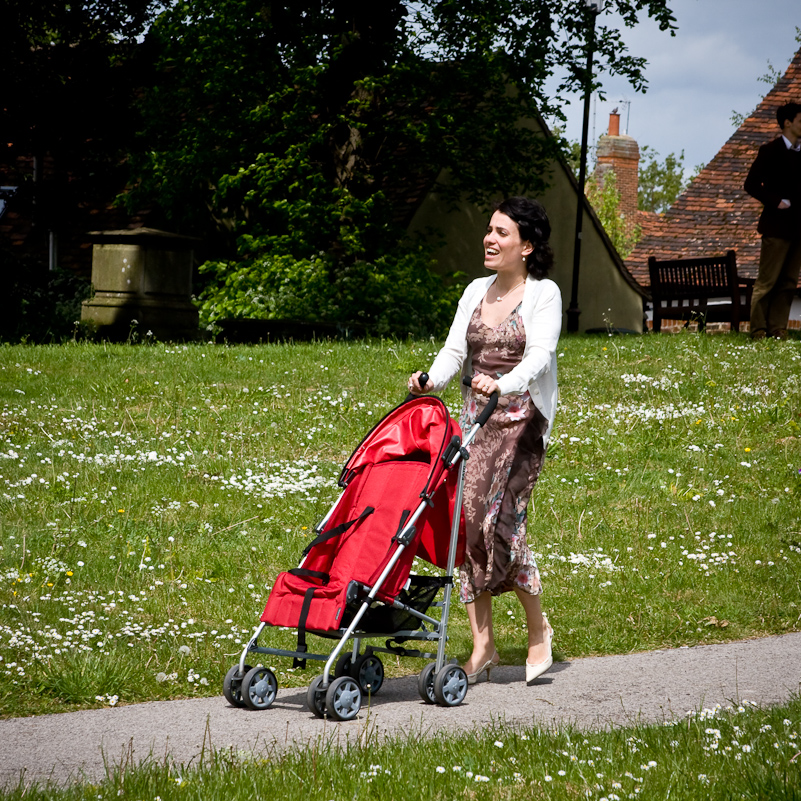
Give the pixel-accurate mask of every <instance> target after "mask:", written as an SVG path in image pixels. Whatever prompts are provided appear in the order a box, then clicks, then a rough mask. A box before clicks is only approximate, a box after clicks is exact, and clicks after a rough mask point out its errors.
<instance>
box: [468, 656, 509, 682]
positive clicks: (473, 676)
mask: <svg viewBox="0 0 801 801" xmlns="http://www.w3.org/2000/svg"><path fill="white" fill-rule="evenodd" d="M500 664H501V658H500V656H498V652H497V651H496V652H495V653H494V654H493V655H492V659H488V660H487V661H486V662H485V663H484V664H483V665H482V666H481V667H480V668H479V669H478V670H477V671H476V672H475V673H466V675H467V683H468V684H475V683H476V682H477V681H478V677H479V676H480V675H481V674H482V673H483V672H484V671H485V670H486V671H487V681H489V680H490V672H491V671H492V669H493V668H494V667H498V665H500Z"/></svg>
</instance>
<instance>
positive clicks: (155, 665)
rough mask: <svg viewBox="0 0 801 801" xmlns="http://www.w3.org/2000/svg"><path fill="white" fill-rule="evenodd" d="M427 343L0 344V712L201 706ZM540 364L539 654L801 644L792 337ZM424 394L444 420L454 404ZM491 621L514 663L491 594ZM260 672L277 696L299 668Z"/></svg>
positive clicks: (798, 398)
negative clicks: (800, 637)
mask: <svg viewBox="0 0 801 801" xmlns="http://www.w3.org/2000/svg"><path fill="white" fill-rule="evenodd" d="M436 347H437V343H434V342H419V341H418V342H413V341H409V342H385V341H365V342H356V343H336V344H332V343H322V344H309V345H265V346H258V347H255V346H254V347H225V346H221V345H189V346H185V345H164V344H151V345H141V346H135V347H130V346H111V345H107V346H103V345H85V344H72V345H63V346H53V347H28V346H0V715H2V716H14V715H30V714H41V713H47V712H55V711H64V710H74V709H80V708H87V707H97V706H103V705H108V704H116V703H130V702H136V701H145V700H155V699H162V698H179V697H188V696H197V695H213V694H214V695H216V694H219V693H220V688H221V682H222V677H223V676H224V674H225V672H226V671H227V670H228V668H229V667H230V666H231V664H233V662H234V661H236V658H237V656H238V653H239V652H240V650H241V647H242V645H243V644H244V642H246V641H247V639H248V637H249V634H250V632H251V631H252V630H253V628H254V627H255V625H256V624H257V622H258V617H259V615H260V614H261V611H262V609H263V607H264V602H265V599H266V596H267V593H268V589H269V587H270V586H272V582H273V581H274V579H275V576H276V574H277V573H278V572H279V571H281V570H284V569H287V568H289V567H293V566H295V565H296V564H297V561H298V557H299V555H300V553H301V551H302V549H303V547H304V545H305V544H306V542H307V541H308V539H309V537H310V532H311V529H312V527H313V525H314V524H315V523H316V522H317V520H318V519H319V518H320V517H321V515H322V514H323V513H324V511H325V510H326V509H327V508H328V505H329V503H330V502H331V501H332V500H333V499H334V498H335V497H336V494H337V489H336V486H335V478H336V476H337V475H338V473H339V469H340V467H341V465H342V463H343V462H344V460H345V459H346V458H347V456H348V455H349V454H350V452H351V450H352V449H353V448H354V447H355V446H356V445H357V444H358V442H359V441H360V439H361V438H362V436H363V435H364V433H365V432H366V431H367V430H368V429H369V428H370V427H371V426H372V425H373V424H374V423H375V422H376V421H377V420H378V419H380V417H381V416H382V415H383V414H384V413H386V412H387V411H388V410H389V409H391V408H392V407H393V406H395V405H396V404H397V403H398V402H399V401H400V400H402V398H403V396H404V388H405V379H406V376H407V375H408V374H409V373H410V372H412V371H413V370H414V369H420V368H425V367H426V366H428V364H430V361H431V358H432V355H433V354H434V353H435V351H436ZM559 354H560V355H559V370H560V372H559V385H560V393H561V401H560V407H559V412H558V415H557V420H556V425H555V429H554V433H553V438H552V444H551V447H550V449H549V453H548V458H547V460H546V465H545V467H544V470H543V473H542V475H541V477H540V481H539V483H538V486H537V487H536V488H535V490H534V493H533V495H532V505H531V508H530V516H529V538H530V542H531V543H532V547H533V548H534V550H535V552H536V553H537V556H538V562H539V565H540V570H541V574H542V579H543V586H544V589H545V595H544V596H543V607H544V609H545V610H546V611H547V612H548V613H549V618H550V620H551V622H552V623H553V625H554V628H555V631H556V646H557V657H561V658H574V657H579V656H586V655H591V654H614V653H626V652H630V651H640V650H648V649H653V648H669V647H676V646H679V645H694V644H697V643H709V642H721V641H725V640H730V639H741V638H744V637H750V636H761V635H767V634H775V633H782V632H787V631H794V630H798V629H799V627H800V626H801V608H799V605H801V497H800V496H801V341H799V340H791V341H789V342H774V341H772V340H771V341H764V342H760V343H752V342H751V341H750V340H749V339H747V337H745V336H741V335H728V334H725V335H698V334H681V335H677V336H669V335H663V336H646V337H605V336H592V337H589V336H578V337H569V338H564V339H563V340H562V343H561V345H560V350H559ZM445 399H446V401H447V402H448V404H449V406H450V407H451V408H452V410H453V412H454V413H456V412H457V410H458V406H459V392H458V388H456V386H453V387H451V388H449V390H448V391H447V393H446V395H445ZM453 612H454V614H453V617H452V625H451V630H450V633H451V643H450V646H449V655H452V656H456V657H458V658H460V659H463V658H466V656H467V654H468V653H469V629H468V626H467V619H466V615H465V614H464V610H463V609H462V608H461V607H460V606H459V605H458V604H456V605H455V606H454V609H453ZM496 620H497V621H498V637H497V639H498V645H499V651H500V653H501V656H502V658H503V660H504V661H505V662H506V663H509V662H515V661H517V662H520V663H522V661H523V658H524V653H525V648H524V646H525V641H526V636H525V624H524V621H523V618H522V613H521V611H520V609H519V606H518V605H517V602H516V601H515V600H514V599H513V598H512V597H504V598H501V599H497V601H496ZM269 635H270V636H269V637H268V638H267V639H265V638H264V637H263V638H262V641H263V642H264V643H269V644H270V645H275V646H277V647H285V646H291V644H292V643H293V641H294V639H293V638H292V636H291V633H290V632H272V631H270V632H269ZM422 666H423V663H422V662H420V661H419V660H411V659H406V660H399V661H398V662H397V663H396V662H395V661H389V660H388V661H387V663H386V668H387V673H388V675H390V676H391V675H400V674H403V673H413V672H415V673H416V672H418V671H419V670H420V669H421V668H422ZM273 667H274V668H275V670H276V673H277V676H278V680H279V684H280V685H281V686H306V685H307V684H308V682H309V681H310V680H311V678H312V677H313V675H314V672H315V671H314V670H307V671H294V670H292V668H291V661H290V660H280V659H277V660H276V661H275V664H274V665H273ZM798 710H799V707H798V705H797V704H796V705H795V706H792V709H791V711H792V714H793V715H794V716H795V717H794V720H795V721H797V720H798ZM785 713H786V714H788V715H789V714H790V712H788V711H787V710H785ZM264 714H269V712H266V713H264ZM743 714H744V715H746V716H747V715H756V714H758V713H754V712H747V713H743ZM759 714H761V713H759ZM791 717H792V715H791ZM760 725H763V724H760ZM764 725H767V724H764ZM770 725H772V726H774V729H775V722H774V723H771V724H770ZM794 725H795V727H796V729H797V728H798V725H799V724H797V723H795V724H794ZM791 728H792V727H791ZM563 736H567V735H563ZM599 736H600V735H599ZM499 739H500V740H503V739H504V738H503V737H502V736H500V735H499ZM702 739H703V738H702ZM735 739H736V738H735ZM395 747H397V748H401V746H400V745H397V746H395ZM404 747H407V748H411V747H412V746H411V745H410V744H407V745H406V746H404ZM448 747H450V746H448ZM453 747H454V748H457V745H454V746H453ZM603 747H606V746H603ZM609 747H612V746H609ZM796 750H797V749H796ZM487 752H488V751H487V748H486V747H485V748H484V749H483V752H481V753H484V754H486V753H487ZM477 753H479V752H477ZM353 758H354V759H355V757H353ZM360 758H361V757H360ZM365 758H366V759H369V758H370V757H369V756H366V757H365ZM237 764H238V763H237V762H232V763H230V765H229V767H228V768H226V770H232V771H236V770H238V768H237V767H236V765H237ZM282 764H283V763H282ZM359 764H361V763H359ZM454 764H455V763H454ZM443 765H444V763H443ZM793 765H794V766H795V769H796V770H797V767H798V766H797V762H795V763H793ZM463 767H464V766H463ZM451 768H452V766H447V770H448V771H450V772H451V773H453V771H452V770H451ZM158 770H159V769H157V768H155V767H154V768H152V771H151V773H152V774H153V775H155V774H157V773H158ZM476 770H478V767H476ZM487 770H489V769H487ZM473 772H474V773H475V770H474V771H473ZM632 772H633V773H637V772H636V771H634V770H632ZM457 773H458V772H457ZM513 773H514V771H513ZM148 775H150V774H148ZM448 775H449V776H450V773H449V774H448ZM637 775H640V774H639V773H637ZM649 775H651V774H649ZM142 781H145V778H143V779H142ZM432 781H433V779H432ZM526 781H528V779H526ZM798 786H799V785H798V782H797V780H796V784H795V787H796V788H798ZM448 787H450V785H449V786H448ZM477 788H478V786H476V787H473V786H472V785H471V792H472V791H473V790H475V792H476V793H477V794H479V795H480V793H479V791H478V789H477ZM136 792H139V791H136ZM142 792H144V791H142ZM632 792H633V791H632ZM796 792H798V790H797V789H796ZM443 793H444V795H452V794H460V793H461V791H459V792H456V791H454V790H453V788H452V787H451V788H450V789H448V788H446V787H443ZM510 794H513V793H512V792H511V790H510ZM162 795H163V794H162ZM163 797H165V798H166V797H167V796H163ZM231 797H232V796H231ZM443 797H444V796H443ZM482 797H483V796H482ZM492 797H498V796H497V795H496V796H492ZM503 797H505V796H503ZM534 797H536V794H535V796H534ZM548 797H557V796H552V795H548ZM560 797H561V796H560ZM566 797H571V796H566ZM621 797H624V796H623V795H621ZM699 797H703V796H699ZM710 797H711V796H710Z"/></svg>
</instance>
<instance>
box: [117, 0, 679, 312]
mask: <svg viewBox="0 0 801 801" xmlns="http://www.w3.org/2000/svg"><path fill="white" fill-rule="evenodd" d="M614 5H615V7H616V9H617V10H618V11H619V12H620V14H621V15H622V16H623V18H624V20H625V21H626V23H627V24H629V25H631V24H634V23H635V22H636V21H637V19H638V17H639V16H640V15H642V14H643V13H645V14H648V15H650V16H652V17H654V18H655V19H656V20H657V21H658V22H659V24H660V26H661V27H662V28H663V29H665V30H667V29H671V28H672V25H673V17H672V15H671V13H670V11H669V9H668V8H667V7H666V5H665V3H664V2H662V1H661V0H615V2H614ZM588 13H589V12H588V11H587V9H586V8H585V7H584V5H583V4H582V3H570V4H564V3H562V2H560V0H516V2H511V0H496V1H495V2H493V3H492V4H487V3H483V2H481V3H479V2H464V1H463V0H459V2H456V0H421V1H420V2H417V3H414V4H410V5H409V6H408V7H407V6H405V5H404V4H403V3H401V2H399V0H384V2H380V3H377V2H374V0H372V1H371V0H315V1H314V2H312V0H294V2H268V1H267V0H180V1H179V2H174V3H173V4H172V5H171V6H170V8H168V9H167V10H166V11H165V12H164V13H163V14H162V15H161V16H160V17H159V18H158V20H157V21H156V23H155V24H154V27H153V30H152V35H153V37H154V40H156V41H157V42H158V44H159V47H160V48H161V58H160V62H159V68H160V70H161V75H162V78H161V79H160V80H159V82H158V85H157V86H155V87H154V88H153V90H151V91H149V92H148V93H147V94H146V96H145V99H144V102H143V113H144V115H145V119H146V125H145V127H144V128H143V131H142V137H141V142H142V147H141V149H140V150H139V152H138V153H137V154H135V158H134V167H135V174H136V178H137V182H136V185H135V187H134V189H133V191H132V192H131V195H130V202H132V203H138V204H140V205H141V204H142V203H157V204H158V205H159V206H160V207H161V208H162V209H163V210H164V213H165V214H166V215H167V217H168V218H169V219H170V220H171V221H172V223H173V226H174V227H175V228H177V229H178V230H185V231H187V232H192V233H205V232H207V231H208V230H209V228H210V227H213V228H214V230H215V232H216V237H215V243H214V245H215V248H216V253H217V258H215V259H213V260H212V261H211V262H210V264H209V266H208V267H207V274H208V275H210V276H213V282H212V284H213V287H212V290H211V292H212V294H213V295H214V296H215V298H216V300H215V304H216V306H215V308H218V309H219V308H221V307H220V304H219V303H217V301H220V302H223V301H225V298H226V296H230V293H228V292H227V290H226V286H227V282H228V280H229V279H233V277H234V276H239V277H240V278H245V277H248V281H246V283H251V282H250V280H249V276H250V274H258V275H259V276H260V278H259V282H258V285H259V286H261V287H262V289H261V290H259V292H260V293H261V294H260V297H262V298H264V299H265V300H264V307H263V309H262V312H261V313H264V314H269V315H273V316H280V315H281V314H282V313H283V312H282V308H283V309H288V308H292V304H293V303H294V302H295V301H296V300H298V299H299V298H298V295H297V293H295V294H292V293H291V292H290V293H289V294H287V295H285V300H284V301H282V303H283V306H282V304H281V303H278V305H276V300H277V299H278V298H279V297H281V292H282V291H283V290H287V287H288V286H290V285H293V282H295V281H298V282H299V283H298V286H304V287H306V289H308V286H309V284H308V283H307V282H306V279H307V278H308V277H309V275H310V274H312V273H313V275H314V276H315V278H314V280H313V281H312V285H313V286H315V287H318V288H319V287H321V286H323V284H321V283H320V281H319V280H318V278H319V275H323V276H325V278H326V280H327V281H328V285H329V287H330V291H329V292H328V294H327V295H326V298H325V302H324V303H321V304H318V305H317V309H318V311H319V313H320V314H322V313H323V310H324V313H325V315H327V316H328V317H329V318H330V319H335V320H336V319H340V320H343V319H345V315H351V314H354V313H355V314H357V316H360V317H361V319H363V321H364V322H365V323H366V324H368V325H373V324H374V323H375V322H376V317H375V315H376V314H380V312H379V311H375V310H370V309H367V308H365V303H367V302H368V301H369V300H370V299H369V298H366V297H365V296H364V295H362V297H361V298H356V300H358V301H360V302H361V304H362V305H361V306H359V303H358V302H357V303H355V305H348V304H342V303H340V300H341V297H342V293H341V292H340V291H339V289H338V286H339V284H340V283H341V282H342V281H347V280H350V279H351V278H352V277H353V276H354V275H362V274H363V273H364V271H365V270H366V271H367V273H368V274H369V275H371V276H373V277H374V278H375V279H376V282H377V283H378V284H387V282H386V281H379V280H378V279H381V278H382V276H385V275H386V273H385V272H384V271H385V270H386V269H387V266H388V265H389V264H390V263H392V261H393V258H394V257H395V256H397V257H398V258H399V259H400V261H403V262H404V263H407V264H409V265H412V264H413V263H415V260H417V261H416V263H417V267H416V268H414V269H421V270H425V269H427V266H426V263H425V262H426V261H427V259H426V257H425V254H424V252H423V251H422V250H421V249H420V246H419V243H408V242H405V241H404V236H403V228H404V224H405V222H406V220H405V219H404V215H403V213H402V211H399V210H402V209H403V208H405V207H406V206H408V203H405V202H404V201H405V200H406V199H409V198H410V196H411V197H413V196H414V195H415V194H416V195H417V196H419V195H420V193H422V192H424V191H425V190H427V189H430V188H432V187H434V188H436V189H437V190H438V191H439V192H441V193H442V194H443V195H444V196H445V197H446V198H449V199H451V200H455V199H456V198H460V197H467V198H468V199H470V200H472V201H475V202H477V203H480V204H483V205H488V203H489V202H490V200H491V199H492V198H493V197H497V196H498V195H504V194H509V193H511V192H514V191H522V192H535V191H539V190H540V189H542V187H543V183H542V174H543V170H542V167H543V165H544V164H545V163H546V162H547V161H548V160H549V159H550V158H551V157H552V156H553V154H554V152H555V148H556V144H555V143H553V142H552V141H549V140H547V139H545V138H544V137H542V136H540V135H538V134H537V133H536V132H535V131H533V130H531V129H529V128H527V127H525V126H521V125H520V121H521V120H524V119H526V118H532V117H534V116H535V115H537V114H540V113H542V114H544V115H549V116H552V115H557V116H559V115H561V107H562V105H563V104H564V102H563V101H564V96H565V93H567V92H569V91H571V90H573V89H575V88H577V87H579V86H582V85H583V77H584V75H583V73H584V62H585V53H584V46H583V43H584V41H585V36H584V32H585V31H586V30H587V29H588V16H587V15H588ZM596 50H597V61H596V63H598V64H600V66H601V68H602V69H605V70H607V71H610V72H614V73H617V74H621V75H625V76H626V77H628V78H629V80H630V81H631V82H632V83H633V85H634V86H635V88H638V89H642V88H644V86H645V79H644V76H643V68H644V63H645V62H644V59H642V58H638V57H635V56H632V55H630V54H629V53H628V51H627V49H626V47H625V45H624V44H623V42H622V39H621V35H620V32H619V31H618V30H616V29H612V28H606V27H604V26H602V25H601V26H599V30H598V36H597V42H596ZM554 74H559V76H560V79H561V80H560V84H559V88H558V90H557V92H556V94H555V95H554V96H550V95H549V94H547V92H546V90H545V82H546V79H548V78H549V77H550V76H552V75H554ZM441 171H444V173H443V174H445V175H447V180H446V181H443V182H441V183H438V182H437V181H438V176H439V175H440V173H441ZM365 265H367V266H365ZM296 268H297V269H296ZM414 269H413V268H412V267H411V266H410V267H409V270H411V272H414ZM300 275H303V276H306V278H303V279H302V280H301V278H300V277H299V276H300ZM250 277H252V276H250ZM376 282H374V283H376ZM229 288H230V287H229ZM251 289H252V287H251ZM254 291H255V290H254ZM298 291H299V290H298ZM320 291H321V290H320ZM206 297H207V300H208V299H209V296H208V295H207V296H206ZM248 297H250V295H246V296H245V299H243V301H242V304H241V307H238V308H240V310H241V313H243V314H244V313H246V307H247V300H246V299H247V298H248ZM383 301H386V298H379V299H378V301H377V306H378V308H379V309H380V307H381V306H382V305H385V304H384V303H383ZM223 305H225V304H224V303H223ZM229 305H230V304H229ZM368 305H369V304H368ZM229 311H230V309H229ZM313 312H314V309H312V311H311V312H310V313H313ZM214 313H216V312H211V311H209V316H210V317H211V316H212V315H213V314H214ZM429 322H431V321H429ZM422 324H423V323H422V322H421V325H422ZM437 324H439V323H437Z"/></svg>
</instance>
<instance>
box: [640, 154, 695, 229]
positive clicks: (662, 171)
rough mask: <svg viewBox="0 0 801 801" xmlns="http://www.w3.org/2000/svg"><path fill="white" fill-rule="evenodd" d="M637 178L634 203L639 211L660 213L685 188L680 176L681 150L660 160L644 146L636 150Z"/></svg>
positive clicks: (683, 180) (683, 178) (681, 170)
mask: <svg viewBox="0 0 801 801" xmlns="http://www.w3.org/2000/svg"><path fill="white" fill-rule="evenodd" d="M640 155H641V158H640V175H639V187H638V192H637V203H638V206H639V208H640V209H641V210H642V211H655V212H656V213H657V214H664V213H665V212H666V211H667V210H668V209H669V208H670V207H671V206H672V205H673V203H674V202H675V201H676V198H678V196H679V195H680V194H681V193H682V192H683V191H684V190H685V189H686V188H687V184H688V183H689V181H688V180H687V179H686V178H685V175H684V151H683V150H682V151H681V153H679V155H678V156H677V155H676V154H675V153H668V155H667V156H665V159H664V161H660V160H659V153H657V152H656V151H655V150H653V149H652V148H651V147H649V146H648V145H643V147H642V148H641V150H640Z"/></svg>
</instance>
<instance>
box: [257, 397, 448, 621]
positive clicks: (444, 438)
mask: <svg viewBox="0 0 801 801" xmlns="http://www.w3.org/2000/svg"><path fill="white" fill-rule="evenodd" d="M454 434H456V435H457V436H459V435H460V432H459V429H458V426H457V425H456V424H455V423H454V422H453V421H452V420H451V419H450V416H449V415H448V412H447V409H446V407H445V406H444V404H443V403H442V402H441V401H440V400H439V399H437V398H429V397H426V398H418V399H416V400H414V401H410V402H409V403H407V404H404V405H402V406H400V407H398V409H395V410H394V411H393V412H391V413H390V414H389V415H387V417H385V418H384V420H382V421H381V422H380V423H379V424H378V425H377V426H376V427H375V428H374V429H373V431H371V432H370V434H368V435H367V437H365V439H364V441H363V442H362V443H361V445H360V446H359V447H358V448H357V449H356V451H354V453H353V455H352V456H351V458H350V459H349V460H348V463H347V464H346V465H345V468H344V469H343V471H342V477H341V479H340V481H341V483H345V484H346V488H345V491H344V493H343V495H342V497H341V498H340V500H339V502H338V503H337V506H336V508H335V509H334V512H333V514H332V515H331V518H330V519H329V520H328V522H327V524H326V527H325V530H324V531H322V532H321V533H320V535H319V536H318V537H317V538H316V539H315V541H314V542H313V543H312V544H311V546H310V548H308V549H307V555H306V559H305V560H304V561H303V562H302V567H301V568H297V569H295V570H291V571H288V572H285V573H281V574H279V576H278V577H277V579H276V581H275V585H274V586H273V588H272V591H271V592H270V596H269V598H268V600H267V605H266V607H265V609H264V612H263V614H262V616H261V620H262V621H263V622H264V623H267V624H269V625H272V626H286V627H299V628H302V629H311V630H317V631H333V630H336V629H338V628H339V627H340V624H341V622H342V619H343V614H344V612H345V609H346V607H347V595H348V588H349V585H350V584H351V582H353V581H356V582H359V583H361V584H363V585H366V586H368V587H373V586H374V585H375V584H376V582H377V580H378V578H379V577H380V575H381V573H382V571H383V570H384V568H385V567H386V565H387V564H388V562H389V561H390V559H391V557H392V555H393V554H394V553H395V551H396V549H397V548H399V547H400V544H399V543H398V542H397V540H396V539H395V536H396V535H397V534H398V533H400V531H401V530H402V529H403V528H404V527H405V525H406V521H407V520H408V519H409V517H411V516H412V514H413V513H414V512H415V510H417V509H418V507H419V506H420V504H421V503H422V502H423V496H425V497H427V498H428V499H429V501H430V502H429V504H428V505H427V506H426V509H425V511H424V512H423V514H422V515H421V516H420V518H419V519H418V521H417V523H416V531H417V536H416V537H415V539H414V541H413V542H412V543H411V546H410V547H407V548H406V549H405V550H404V551H403V553H402V554H401V556H400V558H399V559H398V561H397V563H396V564H395V565H394V567H393V568H392V570H391V572H390V573H389V575H388V576H387V577H386V579H385V580H384V581H383V582H382V584H381V587H380V588H379V589H378V590H377V594H376V597H377V598H378V599H379V600H381V601H384V602H388V603H391V602H392V601H393V600H394V599H395V598H397V596H398V594H399V593H400V591H401V589H402V588H403V586H404V584H405V583H406V581H407V579H408V577H409V571H410V569H411V565H412V562H413V560H414V557H415V556H417V555H419V556H421V557H422V558H424V559H426V560H428V561H430V562H432V563H433V564H436V565H438V566H440V567H445V566H446V564H447V554H448V548H449V543H450V529H451V526H450V521H451V519H452V514H453V507H454V503H455V494H456V484H457V481H458V475H457V471H450V472H447V471H445V469H444V463H443V461H442V458H441V457H442V454H443V453H444V451H445V449H446V448H447V446H448V444H449V443H450V441H451V439H452V437H453V435H454ZM460 522H461V523H462V524H461V525H460V537H459V548H457V554H456V559H457V561H456V564H457V565H458V564H461V561H462V558H463V553H464V525H463V521H460Z"/></svg>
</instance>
